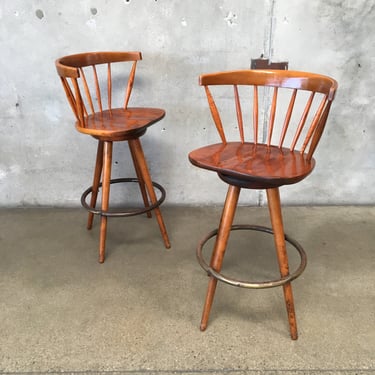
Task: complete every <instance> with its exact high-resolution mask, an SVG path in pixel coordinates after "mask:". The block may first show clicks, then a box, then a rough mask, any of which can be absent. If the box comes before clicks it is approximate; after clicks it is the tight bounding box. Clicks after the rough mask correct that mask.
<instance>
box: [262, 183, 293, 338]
mask: <svg viewBox="0 0 375 375" xmlns="http://www.w3.org/2000/svg"><path fill="white" fill-rule="evenodd" d="M267 199H268V207H269V211H270V216H271V222H272V228H273V231H274V241H275V247H276V253H277V259H278V262H279V268H280V274H281V277H284V276H288V275H289V265H288V255H287V252H286V245H285V234H284V228H283V219H282V214H281V204H280V193H279V188H274V189H267ZM283 290H284V299H285V304H286V309H287V313H288V320H289V328H290V336H291V338H292V340H297V338H298V333H297V321H296V315H295V311H294V301H293V292H292V285H291V283H287V284H285V285H283Z"/></svg>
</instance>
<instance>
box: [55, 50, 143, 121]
mask: <svg viewBox="0 0 375 375" xmlns="http://www.w3.org/2000/svg"><path fill="white" fill-rule="evenodd" d="M141 59H142V55H141V53H140V52H88V53H80V54H76V55H69V56H65V57H62V58H60V59H58V60H56V63H55V64H56V69H57V72H58V74H59V76H60V78H61V82H62V84H63V87H64V90H65V93H66V96H67V98H68V101H69V104H70V106H71V108H72V110H73V113H74V114H75V116H76V118H77V122H78V125H79V126H82V127H84V126H85V118H86V117H87V116H88V115H90V114H92V115H93V114H95V113H101V112H103V111H104V110H109V111H111V110H112V109H113V107H112V106H113V91H114V82H113V78H112V76H113V73H112V65H113V63H120V62H131V63H132V64H131V67H130V69H129V71H128V76H127V77H126V79H125V81H126V83H125V86H126V87H125V93H124V100H123V104H122V106H123V108H124V109H126V108H127V106H128V103H129V99H130V95H131V92H132V88H133V83H134V77H135V70H136V66H137V61H138V60H141Z"/></svg>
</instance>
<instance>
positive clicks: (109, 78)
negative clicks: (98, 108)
mask: <svg viewBox="0 0 375 375" xmlns="http://www.w3.org/2000/svg"><path fill="white" fill-rule="evenodd" d="M107 91H108V109H109V110H111V109H112V73H111V63H108V68H107Z"/></svg>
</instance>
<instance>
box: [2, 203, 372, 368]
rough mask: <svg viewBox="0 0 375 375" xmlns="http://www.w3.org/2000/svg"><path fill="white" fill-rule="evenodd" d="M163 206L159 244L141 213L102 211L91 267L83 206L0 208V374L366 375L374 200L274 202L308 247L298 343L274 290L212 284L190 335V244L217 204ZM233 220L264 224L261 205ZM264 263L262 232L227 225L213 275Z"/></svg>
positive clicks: (266, 246) (194, 289) (261, 270)
mask: <svg viewBox="0 0 375 375" xmlns="http://www.w3.org/2000/svg"><path fill="white" fill-rule="evenodd" d="M163 213H164V217H165V221H166V224H167V227H168V231H169V234H170V238H171V242H172V249H171V250H165V248H164V247H163V243H162V240H161V237H160V235H159V231H158V227H157V224H156V221H155V220H154V219H151V220H148V219H147V218H145V217H132V218H119V219H111V220H110V222H109V231H108V241H107V259H106V262H105V263H104V264H102V265H101V264H99V263H97V249H98V225H97V222H96V225H95V227H94V228H93V230H92V231H91V232H89V231H86V229H85V220H86V213H85V212H84V210H83V209H13V210H8V209H2V210H0V255H1V264H0V303H1V309H0V374H19V373H31V372H32V373H47V372H48V373H49V374H55V373H58V374H61V373H64V374H82V373H84V374H122V373H123V374H148V375H150V374H180V375H181V374H227V375H234V374H282V375H287V374H319V373H323V374H353V375H354V374H370V373H374V372H375V287H374V285H375V274H374V266H375V253H374V243H375V207H326V208H321V207H313V208H311V207H288V208H285V209H284V222H285V227H286V232H287V233H288V234H289V235H291V236H293V237H295V238H296V239H297V240H298V241H299V242H300V243H301V244H302V245H303V246H304V248H305V250H306V252H307V254H308V265H307V269H306V271H305V272H304V273H303V275H302V276H301V277H300V278H299V279H298V280H296V281H295V282H294V283H293V286H294V297H295V303H296V312H297V319H298V327H299V339H298V341H292V340H290V338H289V332H288V324H287V318H286V313H285V307H284V302H283V296H282V290H281V289H280V288H276V289H272V290H245V289H239V288H233V287H230V286H227V285H224V284H220V285H219V287H218V289H217V293H216V299H215V302H214V306H213V309H212V313H211V320H210V324H209V327H208V329H207V331H206V332H204V333H202V332H200V331H199V328H198V327H199V321H200V314H201V310H202V305H203V299H204V296H205V289H206V283H207V276H206V275H205V273H204V271H203V270H202V269H201V268H200V267H199V265H198V263H197V261H196V259H195V247H196V244H197V242H198V240H199V239H200V238H201V237H202V235H204V234H205V233H206V232H207V231H208V230H211V229H213V228H215V227H216V226H217V223H218V221H219V216H220V209H219V208H183V207H165V208H164V209H163ZM235 221H236V222H238V223H239V222H242V223H258V224H261V225H268V212H267V209H266V208H244V207H241V208H240V209H239V211H238V214H237V216H236V220H235ZM249 243H250V245H251V246H246V245H249ZM244 245H245V246H244ZM245 247H247V249H245ZM250 248H251V251H250ZM207 250H209V249H207ZM290 250H291V256H290V257H291V263H292V265H293V264H296V260H297V256H294V253H293V251H292V250H293V249H290ZM274 268H275V259H274V253H273V250H272V238H270V236H269V235H266V234H259V233H251V232H241V233H238V232H233V236H232V238H231V240H230V244H229V248H228V252H227V258H226V261H225V272H226V273H227V274H230V275H236V276H238V277H242V278H246V277H247V278H255V279H257V278H262V277H265V278H267V277H273V275H276V273H275V269H274Z"/></svg>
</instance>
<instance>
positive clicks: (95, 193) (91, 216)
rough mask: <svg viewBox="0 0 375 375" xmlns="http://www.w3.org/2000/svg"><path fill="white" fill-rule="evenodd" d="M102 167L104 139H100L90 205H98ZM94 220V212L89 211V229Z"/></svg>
mask: <svg viewBox="0 0 375 375" xmlns="http://www.w3.org/2000/svg"><path fill="white" fill-rule="evenodd" d="M102 169H103V141H98V151H97V153H96V162H95V172H94V179H93V183H92V193H91V200H90V207H95V206H96V199H97V197H98V191H99V184H100V176H101V175H102ZM93 220H94V214H93V213H92V212H89V217H88V220H87V229H91V228H92V222H93Z"/></svg>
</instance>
